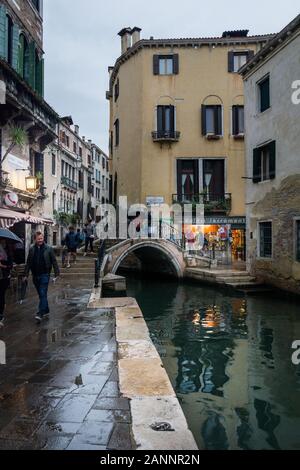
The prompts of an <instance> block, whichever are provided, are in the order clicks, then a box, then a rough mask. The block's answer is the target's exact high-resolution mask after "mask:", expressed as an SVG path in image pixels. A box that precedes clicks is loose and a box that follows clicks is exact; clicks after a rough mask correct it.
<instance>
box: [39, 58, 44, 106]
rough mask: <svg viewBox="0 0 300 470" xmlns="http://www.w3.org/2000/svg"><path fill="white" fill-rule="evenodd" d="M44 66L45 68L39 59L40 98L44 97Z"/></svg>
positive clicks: (42, 60)
mask: <svg viewBox="0 0 300 470" xmlns="http://www.w3.org/2000/svg"><path fill="white" fill-rule="evenodd" d="M44 66H45V62H44V59H41V61H40V80H41V83H40V95H41V96H42V97H44Z"/></svg>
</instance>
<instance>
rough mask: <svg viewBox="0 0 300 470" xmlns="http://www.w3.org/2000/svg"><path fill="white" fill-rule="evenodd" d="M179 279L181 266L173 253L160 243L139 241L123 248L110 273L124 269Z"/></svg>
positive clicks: (181, 273) (181, 274)
mask: <svg viewBox="0 0 300 470" xmlns="http://www.w3.org/2000/svg"><path fill="white" fill-rule="evenodd" d="M125 270H126V271H132V272H139V273H140V274H142V275H150V274H151V275H156V276H158V275H159V276H165V277H172V278H177V279H181V278H182V277H183V272H182V266H181V264H180V261H179V260H178V259H177V257H176V256H175V254H174V253H173V252H172V251H171V250H169V249H168V248H166V247H164V246H162V245H161V244H154V243H153V244H148V243H145V244H143V243H140V244H137V245H133V246H131V247H129V248H127V249H125V250H124V252H123V253H122V254H121V255H120V256H119V257H118V258H117V259H116V261H115V263H114V265H113V268H112V273H113V274H118V273H122V272H124V271H125Z"/></svg>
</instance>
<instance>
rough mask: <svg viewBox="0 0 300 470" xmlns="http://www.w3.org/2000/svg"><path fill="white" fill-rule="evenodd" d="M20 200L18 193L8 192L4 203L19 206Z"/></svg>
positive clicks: (8, 205) (9, 205)
mask: <svg viewBox="0 0 300 470" xmlns="http://www.w3.org/2000/svg"><path fill="white" fill-rule="evenodd" d="M18 202H19V198H18V195H17V194H16V193H8V194H6V195H5V196H4V203H5V205H6V206H7V207H17V205H18Z"/></svg>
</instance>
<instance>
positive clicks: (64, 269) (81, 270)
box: [60, 266, 95, 274]
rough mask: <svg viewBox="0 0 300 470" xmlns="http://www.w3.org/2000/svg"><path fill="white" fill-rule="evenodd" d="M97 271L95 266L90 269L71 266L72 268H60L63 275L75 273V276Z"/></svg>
mask: <svg viewBox="0 0 300 470" xmlns="http://www.w3.org/2000/svg"><path fill="white" fill-rule="evenodd" d="M94 271H95V268H94V266H92V267H90V268H81V267H78V266H71V267H70V268H60V272H61V273H66V272H73V273H74V274H79V273H83V274H84V273H90V272H94Z"/></svg>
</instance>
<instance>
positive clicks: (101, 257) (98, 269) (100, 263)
mask: <svg viewBox="0 0 300 470" xmlns="http://www.w3.org/2000/svg"><path fill="white" fill-rule="evenodd" d="M105 251H106V242H105V240H102V241H100V245H99V249H98V256H97V258H96V259H95V288H96V289H97V288H98V287H100V278H101V273H103V272H104V268H105V266H104V261H105V264H106V261H107V259H106V260H105V258H107V256H106V255H105Z"/></svg>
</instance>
